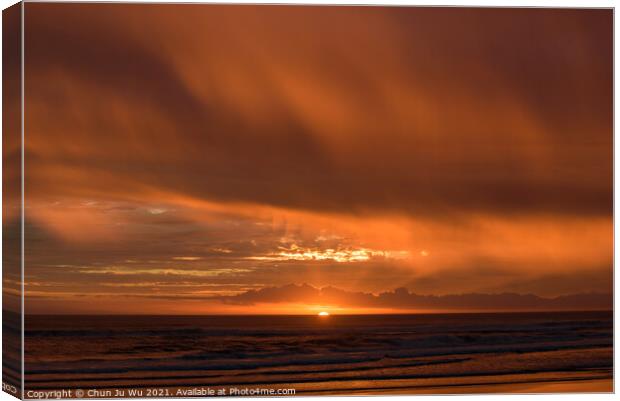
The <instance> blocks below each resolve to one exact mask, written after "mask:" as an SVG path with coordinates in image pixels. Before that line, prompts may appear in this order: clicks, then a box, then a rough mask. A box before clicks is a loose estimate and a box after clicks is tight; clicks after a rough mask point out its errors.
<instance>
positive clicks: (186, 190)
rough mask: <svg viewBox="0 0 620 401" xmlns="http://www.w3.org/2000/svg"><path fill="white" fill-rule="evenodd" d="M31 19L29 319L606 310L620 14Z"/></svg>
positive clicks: (167, 8) (199, 11) (61, 12)
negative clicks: (437, 302)
mask: <svg viewBox="0 0 620 401" xmlns="http://www.w3.org/2000/svg"><path fill="white" fill-rule="evenodd" d="M25 8H26V14H25V15H26V24H25V30H26V37H25V39H26V43H25V47H26V49H27V54H26V57H25V73H26V77H27V79H26V81H25V91H26V96H25V101H26V113H25V118H26V123H25V126H26V135H25V138H26V143H25V149H24V150H25V154H26V172H27V174H26V177H25V184H26V194H27V199H26V205H27V210H26V240H25V241H26V249H27V258H28V269H27V284H28V287H27V290H28V291H29V294H31V296H32V297H33V299H35V297H36V298H37V299H45V300H46V301H45V302H44V303H41V304H39V306H38V308H39V309H36V310H42V311H45V310H46V308H48V305H55V306H49V308H52V309H53V308H57V309H58V308H60V309H62V308H74V310H77V309H80V308H81V309H80V310H84V311H88V308H89V307H90V305H89V302H91V300H90V298H88V295H87V294H89V293H92V294H93V296H95V295H96V296H97V299H99V300H100V299H103V298H107V300H108V301H107V304H106V305H102V306H101V308H103V309H102V310H105V311H106V312H109V311H112V312H113V311H114V310H115V309H114V308H115V307H117V306H118V305H121V300H123V301H124V300H125V299H126V298H125V297H127V296H134V297H140V298H141V300H142V301H141V302H143V304H144V305H146V303H148V302H150V300H155V299H159V300H174V299H186V300H200V299H203V298H209V297H213V296H218V294H220V295H221V294H222V293H226V294H228V295H229V296H230V295H234V294H238V293H241V292H243V291H246V290H247V289H256V288H263V287H268V286H279V285H284V284H286V283H290V282H295V283H299V282H308V283H311V284H312V285H315V286H319V287H323V286H329V285H332V286H336V287H339V288H346V289H347V291H352V292H351V293H350V294H349V293H347V296H349V295H350V296H353V294H354V293H355V292H356V291H364V292H373V293H380V292H381V291H385V290H386V289H390V288H397V287H401V286H406V287H408V288H410V289H412V290H413V291H415V292H417V293H424V294H435V295H441V294H451V293H462V292H485V293H486V292H489V293H491V292H493V293H494V292H509V291H510V292H519V293H528V292H533V293H536V294H538V295H541V296H555V295H561V294H569V293H574V292H583V291H590V290H597V291H601V292H607V291H608V289H609V285H608V281H609V276H610V275H611V271H612V262H613V245H612V242H613V224H612V203H611V202H612V191H613V186H612V181H611V180H612V139H613V138H612V25H613V24H612V22H613V13H612V10H602V9H600V10H568V9H483V8H472V9H463V8H454V9H450V8H436V9H434V8H416V7H318V6H316V7H315V6H295V7H293V6H249V5H244V6H241V5H237V6H233V5H179V4H176V5H161V4H158V5H155V4H150V5H144V4H142V5H137V4H136V5H132V4H122V5H121V4H103V3H100V4H66V3H49V4H44V3H28V4H26V5H25ZM17 148H18V146H15V144H12V145H11V146H8V147H7V146H6V143H5V161H6V162H8V163H11V164H12V165H14V163H15V162H18V161H19V160H18V158H16V156H17V155H18V152H16V150H17ZM5 178H6V179H7V181H6V183H7V184H8V183H9V179H10V177H8V176H6V175H5ZM11 182H12V183H13V184H15V183H16V182H18V180H16V177H13V178H12V181H11ZM6 204H7V203H6V201H5V205H6ZM5 210H7V209H6V208H5ZM18 215H19V213H13V214H10V213H7V219H5V224H7V227H9V228H11V227H13V226H11V225H10V224H12V223H11V219H14V218H16V217H17V216H18ZM319 238H320V240H319ZM9 240H10V238H9ZM15 249H16V248H15ZM389 254H392V255H404V256H403V257H402V258H392V257H386V256H385V255H389ZM334 255H336V256H334ZM381 255H383V256H381ZM356 258H357V259H356ZM45 282H48V283H54V285H52V286H43V285H41V284H42V283H45ZM190 282H191V283H194V284H195V285H193V286H190V285H187V283H190ZM37 285H38V286H37ZM297 289H299V288H297ZM218 291H221V293H218ZM265 291H267V290H265ZM248 294H250V293H248ZM260 294H262V295H261V296H263V295H266V294H267V293H266V292H265V293H260ZM386 294H388V295H382V296H376V297H375V296H370V297H371V298H368V297H369V296H368V295H363V294H362V295H355V297H360V302H358V303H364V302H366V301H364V302H362V299H375V298H377V299H381V300H385V299H388V298H389V299H392V298H390V296H389V293H386ZM245 296H246V297H247V296H249V295H245ZM334 296H336V295H334ZM343 296H344V295H343ZM53 297H56V298H57V300H58V303H57V304H52V303H49V302H48V301H49V300H50V299H51V298H53ZM77 297H80V299H81V301H80V302H82V303H81V304H80V305H78V303H79V302H78V301H76V298H77ZM239 297H240V298H239V299H242V298H243V296H242V295H240V296H239ZM372 297H375V298H372ZM386 297H387V298H386ZM410 298H411V299H410ZM410 298H403V299H402V301H403V302H404V304H407V305H409V304H410V303H412V302H414V301H412V299H414V298H415V297H414V296H413V295H410ZM415 299H416V301H415V302H422V303H424V302H426V301H423V299H427V298H419V299H418V298H415ZM428 299H434V298H428ZM442 299H443V298H442ZM451 299H452V298H451ZM511 299H512V298H511ZM517 299H518V300H519V302H522V300H524V299H526V298H518V297H517ZM527 299H529V298H527ZM74 301H75V303H73V304H72V302H74ZM368 302H370V301H368ZM373 302H374V303H376V302H378V301H372V302H371V303H373ZM381 302H383V301H381ZM385 302H387V301H385ZM390 302H391V301H390ZM429 302H430V301H429ZM442 302H443V301H442ZM472 302H473V301H472ZM476 302H478V301H476ZM515 302H516V301H515ZM523 302H525V301H523ZM528 302H529V301H528ZM545 302H547V301H545ZM548 302H551V301H548ZM558 302H560V301H558ZM113 305H115V306H114V307H113ZM141 305H142V304H141ZM162 305H164V304H157V303H152V304H150V308H151V309H150V310H158V307H160V306H162ZM165 305H167V306H166V307H167V308H169V309H167V310H169V311H172V312H174V313H177V309H179V308H180V306H175V305H173V303H172V301H171V302H170V303H167V304H165ZM220 305H224V304H220ZM31 306H32V305H31ZM175 308H176V309H175Z"/></svg>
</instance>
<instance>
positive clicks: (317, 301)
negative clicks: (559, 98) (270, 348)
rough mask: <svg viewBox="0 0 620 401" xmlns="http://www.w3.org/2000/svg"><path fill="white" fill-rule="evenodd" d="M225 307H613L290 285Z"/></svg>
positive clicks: (566, 300) (578, 300) (609, 300)
mask: <svg viewBox="0 0 620 401" xmlns="http://www.w3.org/2000/svg"><path fill="white" fill-rule="evenodd" d="M220 300H221V301H222V302H224V303H230V304H241V305H256V304H262V303H290V304H307V305H326V306H337V307H345V308H346V307H349V308H381V309H397V310H408V311H412V310H415V311H423V310H427V311H433V310H435V311H437V310H439V311H458V310H467V311H482V310H487V311H488V310H493V311H502V310H522V311H526V310H527V311H534V310H609V309H611V308H612V305H613V297H612V295H611V294H601V293H589V294H572V295H564V296H559V297H554V298H543V297H539V296H536V295H532V294H515V293H501V294H458V295H454V294H448V295H441V296H435V295H418V294H415V293H411V292H409V290H407V289H406V288H397V289H396V290H394V291H388V292H382V293H379V294H378V295H374V294H370V293H362V292H349V291H344V290H341V289H338V288H334V287H324V288H315V287H312V286H310V285H308V284H302V285H296V284H289V285H285V286H282V287H269V288H263V289H260V290H250V291H247V292H244V293H241V294H237V295H232V296H226V297H221V298H220Z"/></svg>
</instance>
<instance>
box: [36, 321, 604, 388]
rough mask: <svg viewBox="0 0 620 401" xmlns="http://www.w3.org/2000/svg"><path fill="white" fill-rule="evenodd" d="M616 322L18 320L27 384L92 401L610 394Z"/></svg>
mask: <svg viewBox="0 0 620 401" xmlns="http://www.w3.org/2000/svg"><path fill="white" fill-rule="evenodd" d="M612 320H613V314H612V312H549V313H484V314H416V315H414V314H410V315H346V316H345V315H332V316H328V317H319V316H69V315H64V316H42V315H41V316H26V333H25V341H26V348H25V358H26V359H25V361H26V362H25V369H26V376H25V382H26V390H31V391H43V390H62V389H82V390H83V391H85V389H88V391H90V393H89V395H90V396H92V397H97V396H105V395H108V396H109V395H110V393H109V392H107V390H111V389H124V390H133V391H135V390H136V389H157V391H159V392H160V393H159V394H149V395H159V396H162V395H163V396H166V395H175V396H178V395H204V393H202V394H196V393H192V392H191V391H194V390H195V391H199V390H201V391H203V392H204V391H205V388H209V389H219V388H229V389H230V388H237V389H238V388H242V389H244V388H245V389H247V388H250V389H257V388H258V389H289V390H290V389H294V391H295V394H297V395H302V394H303V395H313V394H343V395H346V394H382V393H383V394H417V393H426V392H432V393H445V394H450V393H461V392H473V393H486V392H514V391H516V392H544V391H545V390H548V391H571V390H575V391H580V390H583V391H612V387H611V386H612V384H611V383H612V375H613V373H612V368H613V352H612V345H613V344H612V342H613V336H612V330H613V327H612ZM585 383H588V385H587V386H580V385H583V384H585ZM161 389H166V390H165V391H166V392H163V393H162V392H161V391H163V390H161ZM178 389H185V391H186V392H185V393H177V392H176V391H178ZM188 389H189V390H191V391H190V392H187V391H188ZM171 390H173V392H172V393H171V392H170V391H171ZM132 394H133V393H132ZM125 395H127V393H125ZM142 395H143V396H144V395H145V394H142ZM287 395H291V393H288V394H287Z"/></svg>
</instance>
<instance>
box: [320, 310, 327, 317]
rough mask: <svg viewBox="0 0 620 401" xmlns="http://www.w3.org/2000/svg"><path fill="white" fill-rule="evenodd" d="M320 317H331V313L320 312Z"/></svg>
mask: <svg viewBox="0 0 620 401" xmlns="http://www.w3.org/2000/svg"><path fill="white" fill-rule="evenodd" d="M319 316H329V312H325V311H323V312H319Z"/></svg>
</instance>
